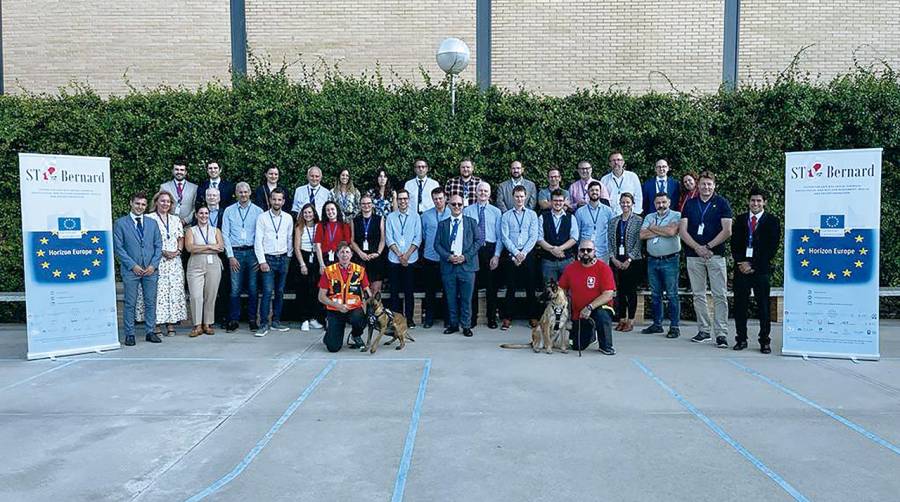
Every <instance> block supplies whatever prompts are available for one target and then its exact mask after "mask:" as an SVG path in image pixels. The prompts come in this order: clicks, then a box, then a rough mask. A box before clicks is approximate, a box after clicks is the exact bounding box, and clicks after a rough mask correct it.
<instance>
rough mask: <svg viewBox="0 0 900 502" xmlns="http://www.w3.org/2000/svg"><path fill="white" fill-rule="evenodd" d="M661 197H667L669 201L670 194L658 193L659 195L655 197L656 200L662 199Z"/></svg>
mask: <svg viewBox="0 0 900 502" xmlns="http://www.w3.org/2000/svg"><path fill="white" fill-rule="evenodd" d="M660 197H665V198H667V199H668V198H669V194H667V193H666V192H657V194H656V195H654V196H653V198H654V199H658V198H660Z"/></svg>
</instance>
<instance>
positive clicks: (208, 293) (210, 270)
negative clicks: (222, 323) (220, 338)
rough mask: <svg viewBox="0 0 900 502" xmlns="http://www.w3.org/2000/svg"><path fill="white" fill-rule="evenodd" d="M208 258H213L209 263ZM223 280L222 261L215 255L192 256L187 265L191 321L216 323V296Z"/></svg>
mask: <svg viewBox="0 0 900 502" xmlns="http://www.w3.org/2000/svg"><path fill="white" fill-rule="evenodd" d="M207 257H211V258H212V263H209V260H208V259H207ZM221 280H222V260H220V259H219V257H218V256H216V255H214V254H192V255H191V257H190V258H189V259H188V263H187V283H188V291H189V292H190V294H191V319H193V321H194V326H196V325H198V324H208V325H213V324H215V322H216V294H217V293H218V291H219V281H221Z"/></svg>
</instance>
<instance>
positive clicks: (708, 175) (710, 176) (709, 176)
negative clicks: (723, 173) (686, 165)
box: [697, 171, 716, 183]
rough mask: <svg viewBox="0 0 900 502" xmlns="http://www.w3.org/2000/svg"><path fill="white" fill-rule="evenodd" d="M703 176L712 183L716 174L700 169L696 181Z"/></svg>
mask: <svg viewBox="0 0 900 502" xmlns="http://www.w3.org/2000/svg"><path fill="white" fill-rule="evenodd" d="M703 178H706V179H708V180H710V181H712V182H713V183H715V182H716V175H715V174H713V172H712V171H700V176H699V177H698V178H697V182H698V183H699V182H700V180H702V179H703Z"/></svg>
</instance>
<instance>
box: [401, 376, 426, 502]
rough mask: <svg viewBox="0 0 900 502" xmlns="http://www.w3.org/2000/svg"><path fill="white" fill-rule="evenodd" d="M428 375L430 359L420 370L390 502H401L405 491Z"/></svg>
mask: <svg viewBox="0 0 900 502" xmlns="http://www.w3.org/2000/svg"><path fill="white" fill-rule="evenodd" d="M430 374H431V359H427V360H426V361H425V368H424V369H423V370H422V379H421V380H420V381H419V393H418V394H417V395H416V404H415V405H414V406H413V412H412V419H411V420H410V422H409V431H407V433H406V444H405V445H404V446H403V457H402V458H401V459H400V468H399V469H398V470H397V480H396V481H395V482H394V496H393V497H391V502H401V501H402V500H403V492H404V491H405V490H406V476H407V475H408V474H409V466H410V464H411V463H412V455H413V448H414V446H415V444H416V432H417V431H418V430H419V417H420V416H421V414H422V402H423V401H425V389H426V387H427V386H428V376H429V375H430Z"/></svg>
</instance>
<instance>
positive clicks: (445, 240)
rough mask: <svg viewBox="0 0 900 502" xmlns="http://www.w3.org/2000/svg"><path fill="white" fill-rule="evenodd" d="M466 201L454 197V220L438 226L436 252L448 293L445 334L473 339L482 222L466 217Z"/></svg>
mask: <svg viewBox="0 0 900 502" xmlns="http://www.w3.org/2000/svg"><path fill="white" fill-rule="evenodd" d="M462 210H463V198H462V196H461V195H459V194H455V195H451V196H450V218H447V219H446V220H443V221H441V222H440V223H438V231H437V237H436V238H435V239H434V250H435V251H437V253H438V255H440V257H441V279H442V282H443V283H444V291H445V293H446V294H447V297H446V298H445V300H446V302H447V314H448V315H447V317H448V320H447V328H446V329H444V334H445V335H449V334H452V333H456V332H457V331H459V327H460V325H462V330H463V335H465V336H472V292H473V291H474V289H475V272H478V245H479V242H478V239H477V237H476V229H477V228H478V223H477V222H476V221H475V220H473V219H472V218H470V217H468V216H463V214H462Z"/></svg>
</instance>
